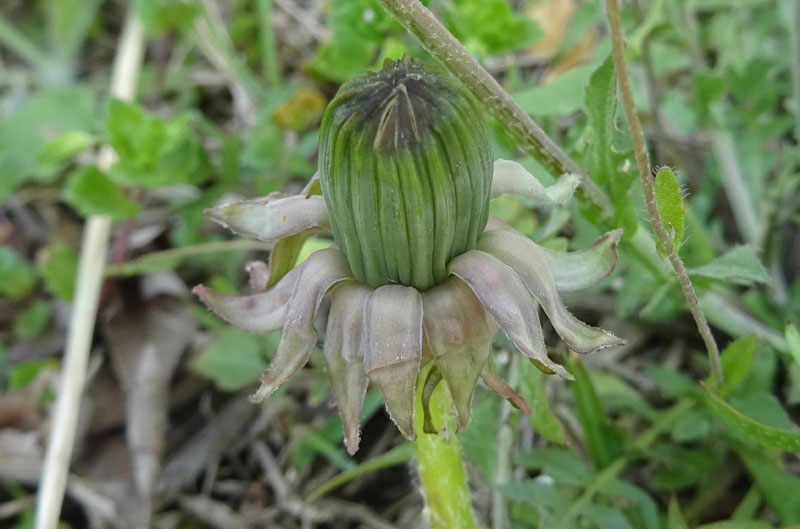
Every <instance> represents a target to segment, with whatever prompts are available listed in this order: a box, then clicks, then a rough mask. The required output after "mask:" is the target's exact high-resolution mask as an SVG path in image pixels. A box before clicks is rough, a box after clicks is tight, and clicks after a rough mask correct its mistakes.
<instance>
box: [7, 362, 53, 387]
mask: <svg viewBox="0 0 800 529" xmlns="http://www.w3.org/2000/svg"><path fill="white" fill-rule="evenodd" d="M60 364H61V363H60V362H59V361H58V360H56V359H54V358H48V359H47V360H30V361H27V362H20V363H19V364H17V365H15V366H14V368H13V369H12V370H11V371H10V372H9V374H8V387H9V389H15V388H23V387H25V386H27V385H28V384H30V383H31V382H33V379H35V378H36V375H38V374H39V372H40V371H42V370H43V369H53V370H56V369H58V368H59V366H60Z"/></svg>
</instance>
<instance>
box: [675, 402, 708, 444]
mask: <svg viewBox="0 0 800 529" xmlns="http://www.w3.org/2000/svg"><path fill="white" fill-rule="evenodd" d="M712 426H713V423H712V421H711V417H710V416H709V414H708V411H707V410H699V409H697V410H689V411H688V412H686V413H685V414H684V415H681V416H680V417H678V420H676V421H675V424H674V425H673V427H672V430H671V433H672V438H673V439H675V440H676V441H678V442H679V443H682V442H686V441H696V440H698V439H702V438H704V437H705V436H707V435H708V434H709V433H711V427H712Z"/></svg>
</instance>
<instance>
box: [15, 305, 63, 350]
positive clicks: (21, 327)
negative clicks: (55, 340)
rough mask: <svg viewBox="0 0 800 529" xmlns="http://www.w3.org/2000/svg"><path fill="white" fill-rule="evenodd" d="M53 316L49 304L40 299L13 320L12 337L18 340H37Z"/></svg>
mask: <svg viewBox="0 0 800 529" xmlns="http://www.w3.org/2000/svg"><path fill="white" fill-rule="evenodd" d="M52 316H53V309H52V308H51V307H50V304H49V303H48V302H46V301H44V300H42V299H39V300H36V301H34V302H33V303H31V305H30V306H29V307H28V308H27V309H25V310H24V311H22V312H20V313H19V314H18V315H17V317H16V318H14V335H15V336H16V337H17V338H18V339H20V340H33V339H34V338H38V337H39V336H40V335H41V334H42V333H43V332H44V330H45V329H46V328H47V325H48V324H49V323H50V318H51V317H52Z"/></svg>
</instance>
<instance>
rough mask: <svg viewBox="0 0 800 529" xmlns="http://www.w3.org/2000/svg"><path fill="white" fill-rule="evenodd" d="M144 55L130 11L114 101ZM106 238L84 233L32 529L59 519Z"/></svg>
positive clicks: (106, 153)
mask: <svg viewBox="0 0 800 529" xmlns="http://www.w3.org/2000/svg"><path fill="white" fill-rule="evenodd" d="M143 53H144V31H143V28H142V25H141V22H140V21H139V19H138V18H137V17H136V15H135V14H134V13H133V11H132V10H131V11H130V12H129V13H128V15H127V18H126V21H125V26H124V28H123V30H122V35H121V36H120V44H119V47H118V49H117V56H116V58H115V60H114V70H113V73H112V78H111V89H110V92H111V95H112V96H113V97H116V98H119V99H126V100H131V99H133V96H134V93H135V90H136V82H137V79H138V76H139V70H140V68H141V62H142V56H143ZM114 156H115V155H114V152H113V151H112V150H111V148H110V147H105V148H104V149H103V150H102V151H101V152H100V156H99V159H98V165H99V166H100V168H101V169H104V170H107V169H108V168H110V166H111V164H112V163H113V162H114ZM110 233H111V219H110V218H109V217H108V216H105V215H97V216H93V217H90V218H89V219H88V220H87V222H86V226H85V228H84V239H83V247H82V249H81V257H80V263H79V266H78V277H77V281H76V283H75V302H74V304H73V308H72V318H71V321H70V329H69V336H68V337H67V347H66V352H65V354H64V361H63V367H62V370H61V384H60V388H59V391H58V400H57V401H56V404H55V408H54V411H53V415H52V417H53V427H52V431H51V433H50V439H49V442H48V445H47V454H46V456H45V460H44V467H43V469H42V479H41V482H40V486H39V492H38V498H37V503H36V525H35V527H36V529H55V527H56V525H57V524H58V519H59V515H60V513H61V505H62V503H63V500H64V490H65V487H66V482H67V473H68V471H69V463H70V459H71V456H72V449H73V445H74V442H75V427H76V424H77V421H78V410H79V408H80V401H81V397H82V395H83V389H84V385H85V382H86V365H87V363H88V358H89V348H90V347H91V343H92V334H93V331H94V323H95V318H96V313H97V303H98V298H99V295H100V287H101V285H102V280H103V268H104V267H105V264H106V253H107V250H108V240H109V236H110Z"/></svg>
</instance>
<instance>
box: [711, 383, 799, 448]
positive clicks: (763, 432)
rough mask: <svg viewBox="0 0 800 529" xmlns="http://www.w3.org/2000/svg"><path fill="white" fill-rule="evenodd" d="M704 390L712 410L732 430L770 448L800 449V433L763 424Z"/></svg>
mask: <svg viewBox="0 0 800 529" xmlns="http://www.w3.org/2000/svg"><path fill="white" fill-rule="evenodd" d="M704 391H705V397H706V402H707V403H708V406H709V408H710V409H711V412H712V413H713V414H714V415H716V416H717V417H718V418H719V419H721V420H722V422H724V423H725V424H726V425H727V426H728V427H729V428H731V429H732V430H734V431H736V432H739V433H741V434H743V435H744V436H746V437H747V438H749V439H752V440H753V441H755V442H757V443H759V444H761V445H763V446H766V447H769V448H777V449H779V450H786V451H789V452H798V451H800V433H797V432H792V431H789V430H784V429H779V428H773V427H771V426H766V425H764V424H761V423H760V422H758V421H756V420H754V419H751V418H750V417H747V416H745V415H743V414H742V413H740V412H738V411H737V410H736V409H734V408H733V407H732V406H731V405H730V404H728V403H727V402H725V401H724V400H722V399H721V398H720V397H718V396H717V395H715V394H714V393H712V392H711V391H710V390H709V389H708V388H704Z"/></svg>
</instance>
